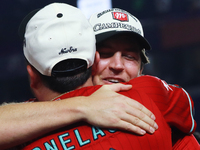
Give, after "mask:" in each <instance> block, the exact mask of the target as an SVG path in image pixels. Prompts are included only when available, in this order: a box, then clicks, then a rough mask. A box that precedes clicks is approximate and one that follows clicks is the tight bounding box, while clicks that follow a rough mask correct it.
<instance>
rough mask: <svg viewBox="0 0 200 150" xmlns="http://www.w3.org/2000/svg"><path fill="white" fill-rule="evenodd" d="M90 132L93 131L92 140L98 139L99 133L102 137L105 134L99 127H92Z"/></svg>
mask: <svg viewBox="0 0 200 150" xmlns="http://www.w3.org/2000/svg"><path fill="white" fill-rule="evenodd" d="M92 133H93V137H94V140H97V139H98V135H101V136H102V137H103V136H105V135H106V134H105V133H104V132H103V131H102V130H101V129H99V128H98V127H92Z"/></svg>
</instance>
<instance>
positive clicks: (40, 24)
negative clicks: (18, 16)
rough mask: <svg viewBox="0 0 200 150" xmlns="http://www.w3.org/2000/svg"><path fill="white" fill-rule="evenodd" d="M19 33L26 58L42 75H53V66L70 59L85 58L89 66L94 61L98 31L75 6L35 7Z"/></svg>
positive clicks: (57, 4)
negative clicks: (22, 39)
mask: <svg viewBox="0 0 200 150" xmlns="http://www.w3.org/2000/svg"><path fill="white" fill-rule="evenodd" d="M19 33H20V34H21V36H23V37H24V47H23V50H24V55H25V57H26V59H27V60H28V62H29V63H30V64H31V65H33V66H34V67H35V68H36V69H37V70H38V71H39V72H40V73H41V74H43V75H46V76H52V68H53V67H54V66H55V65H56V64H57V63H59V62H61V61H63V60H67V59H73V58H74V59H81V60H85V61H86V62H87V68H89V67H90V66H92V65H93V62H94V56H95V51H96V47H95V42H96V41H95V35H94V32H93V29H92V26H91V25H90V23H89V22H88V20H87V18H86V17H85V16H84V14H83V13H82V12H81V11H80V10H79V9H78V8H76V7H73V6H70V5H68V4H65V3H52V4H49V5H47V6H45V7H44V8H42V9H40V10H36V11H33V12H31V13H30V14H29V15H27V17H25V19H24V20H23V21H22V24H21V26H20V28H19ZM65 71H66V72H67V71H68V70H64V72H65Z"/></svg>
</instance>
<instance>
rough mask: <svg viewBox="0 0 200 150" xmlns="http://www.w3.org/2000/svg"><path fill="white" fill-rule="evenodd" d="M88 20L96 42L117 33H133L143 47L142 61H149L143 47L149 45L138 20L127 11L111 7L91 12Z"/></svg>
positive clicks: (148, 47)
mask: <svg viewBox="0 0 200 150" xmlns="http://www.w3.org/2000/svg"><path fill="white" fill-rule="evenodd" d="M89 22H90V23H91V25H92V26H93V30H94V32H95V35H96V41H97V42H101V41H103V40H105V39H107V38H109V37H111V36H113V35H116V34H119V33H130V34H133V36H135V37H136V39H137V40H138V42H139V43H140V45H141V46H142V48H143V50H142V54H143V56H142V57H143V58H144V63H148V62H149V60H148V57H147V56H146V54H145V49H146V50H150V49H151V46H150V44H149V42H148V41H147V40H146V39H145V37H144V33H143V28H142V25H141V23H140V21H139V20H138V19H137V18H136V17H135V16H133V15H132V14H130V13H129V12H127V11H125V10H122V9H119V8H112V9H108V10H105V11H102V12H99V13H95V14H93V15H92V16H91V17H90V19H89Z"/></svg>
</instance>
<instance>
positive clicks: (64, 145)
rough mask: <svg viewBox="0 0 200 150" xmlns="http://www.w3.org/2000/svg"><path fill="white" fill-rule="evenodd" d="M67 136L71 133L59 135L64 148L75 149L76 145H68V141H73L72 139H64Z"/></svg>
mask: <svg viewBox="0 0 200 150" xmlns="http://www.w3.org/2000/svg"><path fill="white" fill-rule="evenodd" d="M67 136H69V133H66V134H63V135H60V136H58V137H59V140H60V143H61V144H62V147H63V148H64V150H71V149H75V146H71V147H67V146H66V144H67V143H71V139H67V140H64V138H65V137H67Z"/></svg>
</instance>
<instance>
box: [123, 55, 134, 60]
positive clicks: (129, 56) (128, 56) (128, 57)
mask: <svg viewBox="0 0 200 150" xmlns="http://www.w3.org/2000/svg"><path fill="white" fill-rule="evenodd" d="M124 57H125V58H126V59H128V60H136V58H135V57H134V56H131V55H124Z"/></svg>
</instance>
